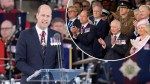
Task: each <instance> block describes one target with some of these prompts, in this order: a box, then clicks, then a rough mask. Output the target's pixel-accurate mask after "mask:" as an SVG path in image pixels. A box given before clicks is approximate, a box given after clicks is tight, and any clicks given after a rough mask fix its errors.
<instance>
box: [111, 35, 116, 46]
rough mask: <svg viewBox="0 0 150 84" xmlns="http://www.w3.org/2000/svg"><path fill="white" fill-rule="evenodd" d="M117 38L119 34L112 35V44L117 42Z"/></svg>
mask: <svg viewBox="0 0 150 84" xmlns="http://www.w3.org/2000/svg"><path fill="white" fill-rule="evenodd" d="M116 39H117V36H113V37H112V39H111V44H112V45H113V44H115V42H116Z"/></svg>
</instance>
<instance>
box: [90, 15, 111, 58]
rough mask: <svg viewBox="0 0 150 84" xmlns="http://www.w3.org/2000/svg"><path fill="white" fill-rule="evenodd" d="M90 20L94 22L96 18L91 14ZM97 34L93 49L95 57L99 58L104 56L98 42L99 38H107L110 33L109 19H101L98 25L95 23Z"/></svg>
mask: <svg viewBox="0 0 150 84" xmlns="http://www.w3.org/2000/svg"><path fill="white" fill-rule="evenodd" d="M90 20H91V21H92V22H93V23H94V18H93V16H91V18H90ZM95 26H96V27H95V34H96V37H95V39H94V44H93V51H94V57H97V58H100V59H101V58H103V51H102V47H101V45H100V44H99V43H98V39H99V38H103V39H104V38H105V37H106V36H107V35H108V33H109V29H110V27H109V23H108V21H107V20H102V19H101V20H100V21H99V22H98V23H97V25H95Z"/></svg>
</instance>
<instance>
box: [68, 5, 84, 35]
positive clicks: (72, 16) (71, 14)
mask: <svg viewBox="0 0 150 84" xmlns="http://www.w3.org/2000/svg"><path fill="white" fill-rule="evenodd" d="M78 14H79V13H78V9H77V8H76V7H75V6H69V7H68V8H67V16H68V18H67V28H68V30H69V32H70V31H71V29H72V27H77V28H80V27H81V23H80V21H79V19H78ZM70 35H71V36H72V33H71V32H70Z"/></svg>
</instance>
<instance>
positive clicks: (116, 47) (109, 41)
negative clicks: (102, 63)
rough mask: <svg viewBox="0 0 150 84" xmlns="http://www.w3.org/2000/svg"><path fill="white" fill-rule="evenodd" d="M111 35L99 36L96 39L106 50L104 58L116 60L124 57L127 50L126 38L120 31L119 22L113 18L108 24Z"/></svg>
mask: <svg viewBox="0 0 150 84" xmlns="http://www.w3.org/2000/svg"><path fill="white" fill-rule="evenodd" d="M110 27H111V28H110V31H111V35H108V36H107V37H106V38H105V41H104V40H103V39H102V38H99V39H98V41H99V43H100V44H101V45H102V47H103V48H104V49H105V50H106V55H105V57H104V59H107V60H116V59H121V58H124V57H125V54H126V52H127V50H128V38H127V37H126V36H125V35H123V34H122V33H121V31H120V28H121V23H120V21H118V20H113V21H112V22H111V24H110Z"/></svg>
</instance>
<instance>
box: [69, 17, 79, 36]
mask: <svg viewBox="0 0 150 84" xmlns="http://www.w3.org/2000/svg"><path fill="white" fill-rule="evenodd" d="M68 22H69V20H67V24H68ZM72 26H76V27H77V28H80V27H81V23H80V20H78V19H75V20H74V22H73V23H72ZM70 29H71V28H69V26H68V30H69V33H70V35H71V36H72V32H71V30H70Z"/></svg>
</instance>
